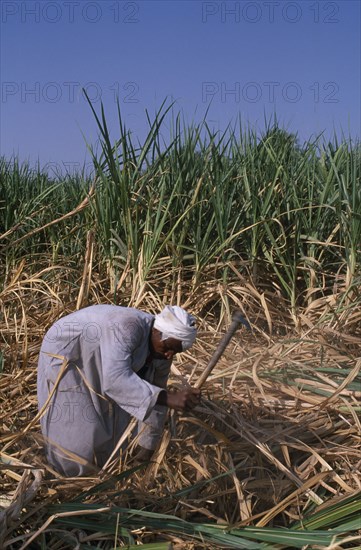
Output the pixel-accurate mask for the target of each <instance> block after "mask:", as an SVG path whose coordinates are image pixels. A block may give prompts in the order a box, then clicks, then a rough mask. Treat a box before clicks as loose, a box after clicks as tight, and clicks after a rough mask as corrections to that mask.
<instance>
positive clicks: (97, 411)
mask: <svg viewBox="0 0 361 550" xmlns="http://www.w3.org/2000/svg"><path fill="white" fill-rule="evenodd" d="M196 332H197V330H196V327H195V323H194V318H193V317H192V316H191V315H189V314H188V313H187V312H186V311H184V309H182V308H180V307H178V306H166V307H165V308H164V310H163V311H162V312H161V313H160V314H159V315H156V316H153V315H151V314H149V313H144V312H142V311H139V310H137V309H134V308H128V307H120V306H112V305H94V306H90V307H87V308H84V309H81V310H79V311H76V312H74V313H71V314H70V315H67V316H66V317H63V318H62V319H60V320H59V321H57V322H56V323H55V324H54V325H53V326H52V327H51V328H50V329H49V331H48V332H47V333H46V335H45V337H44V340H43V344H42V346H41V350H40V356H39V365H38V402H39V410H41V409H42V407H43V406H44V405H45V404H46V403H47V402H48V404H47V407H46V410H45V413H44V414H43V416H42V418H41V429H42V432H43V435H44V439H45V445H46V453H47V459H48V461H49V463H50V464H52V466H53V467H54V468H55V469H56V470H57V471H58V472H59V473H61V474H62V475H65V476H83V475H89V474H91V473H95V472H96V471H97V470H98V469H99V468H101V467H102V466H103V465H104V464H105V463H106V461H107V459H108V458H109V456H110V455H111V453H112V451H113V450H114V448H115V446H116V444H117V442H118V441H119V438H120V437H121V435H122V434H123V432H124V430H125V429H126V427H127V425H128V423H129V420H130V417H131V416H134V417H135V418H137V419H138V420H139V422H140V430H139V431H140V435H139V445H140V446H141V448H143V449H147V450H148V452H149V453H150V454H151V452H152V451H153V450H154V449H155V447H156V445H157V443H158V441H159V439H160V437H161V434H162V430H163V425H164V421H165V416H166V411H167V407H171V408H174V409H177V410H184V409H186V408H193V407H194V406H196V404H197V403H198V402H199V398H200V391H199V390H197V389H187V390H184V391H179V392H174V393H171V392H167V391H166V385H167V380H168V375H169V371H170V366H171V363H172V358H173V356H174V355H175V354H176V353H180V352H182V351H184V350H186V349H189V348H190V347H191V346H192V344H193V343H194V340H195V338H196ZM49 397H50V399H49Z"/></svg>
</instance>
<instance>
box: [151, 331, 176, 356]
mask: <svg viewBox="0 0 361 550" xmlns="http://www.w3.org/2000/svg"><path fill="white" fill-rule="evenodd" d="M161 336H162V334H161V332H159V330H157V329H156V328H153V329H152V337H151V345H152V352H153V356H154V357H155V359H168V360H171V359H173V357H174V355H176V353H181V352H182V342H181V341H180V340H176V338H167V339H166V340H161Z"/></svg>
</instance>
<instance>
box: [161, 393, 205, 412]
mask: <svg viewBox="0 0 361 550" xmlns="http://www.w3.org/2000/svg"><path fill="white" fill-rule="evenodd" d="M200 398H201V390H199V389H198V388H187V389H185V390H181V391H177V392H174V393H170V392H165V391H164V392H161V393H160V394H159V398H158V403H159V404H160V405H167V407H169V408H171V409H175V410H176V411H185V410H190V409H194V407H196V406H197V405H198V404H199V402H200Z"/></svg>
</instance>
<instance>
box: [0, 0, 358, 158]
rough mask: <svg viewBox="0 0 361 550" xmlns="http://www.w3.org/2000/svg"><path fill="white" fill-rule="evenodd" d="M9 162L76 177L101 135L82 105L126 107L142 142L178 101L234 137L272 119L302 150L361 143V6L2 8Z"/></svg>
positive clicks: (301, 1) (65, 4) (13, 4)
mask: <svg viewBox="0 0 361 550" xmlns="http://www.w3.org/2000/svg"><path fill="white" fill-rule="evenodd" d="M0 7H1V102H0V107H1V143H0V145H1V154H4V155H6V156H7V157H9V156H11V155H13V154H16V155H18V156H19V157H20V159H29V160H30V161H31V163H35V162H36V160H37V159H40V162H41V164H42V165H45V164H46V163H49V162H53V163H58V164H59V165H62V163H65V164H68V165H69V166H76V163H79V164H81V163H83V162H84V160H85V159H86V158H87V157H86V146H85V143H84V138H83V135H82V132H83V133H84V134H85V136H86V137H87V139H88V140H89V141H90V142H91V143H95V141H96V136H97V132H96V127H95V123H94V119H93V116H92V114H91V111H90V108H89V106H88V105H87V103H86V101H85V99H84V98H83V97H82V95H81V93H80V89H81V87H82V86H85V87H86V88H87V91H88V93H89V95H90V96H91V97H92V98H93V99H94V100H96V101H95V107H96V108H97V109H99V107H100V101H99V99H100V98H101V99H102V101H103V103H104V106H105V109H106V113H107V118H108V122H109V125H110V126H111V127H112V128H114V132H113V133H112V135H113V137H114V138H116V137H117V133H116V131H115V117H116V105H115V95H116V93H119V96H120V103H121V109H122V113H123V115H124V120H125V122H126V124H127V126H128V128H129V129H131V130H132V131H133V133H134V134H135V135H136V136H139V138H140V139H142V138H143V137H144V135H145V131H146V127H147V122H146V116H145V109H148V110H149V111H150V112H151V113H154V112H155V110H156V109H157V108H159V106H160V105H161V103H162V101H163V100H164V99H165V98H166V97H168V98H169V99H170V100H171V99H173V100H175V101H176V109H179V110H181V111H182V112H183V113H184V116H185V117H186V119H187V120H189V121H190V122H191V121H193V120H196V121H197V120H200V119H201V118H202V117H203V115H204V113H205V111H206V108H207V106H208V105H209V104H210V108H209V113H208V121H209V123H210V125H212V126H213V127H214V128H219V129H220V130H222V129H224V128H225V127H226V125H227V124H228V123H229V122H232V121H233V122H234V121H235V120H236V118H237V116H241V118H242V120H243V122H244V123H249V124H251V125H252V127H254V128H262V126H263V120H264V114H265V113H266V116H270V115H272V113H274V112H276V113H277V115H278V118H279V120H280V121H281V122H282V123H283V124H284V126H286V127H288V128H289V129H290V130H291V131H293V132H298V134H299V137H300V139H301V141H302V140H304V139H307V138H309V137H310V136H311V135H315V134H318V133H319V132H321V131H323V130H325V134H326V136H330V135H331V134H332V132H333V130H334V129H336V131H337V132H338V133H340V129H341V128H342V129H343V131H344V132H345V133H346V134H347V135H351V136H353V137H359V136H360V91H361V86H360V66H361V62H360V49H361V43H360V25H361V16H360V2H359V1H358V0H342V1H340V0H339V1H337V2H332V1H321V0H320V1H317V0H316V1H315V0H312V1H308V0H298V1H297V2H293V1H283V0H277V1H272V0H268V1H266V0H262V1H256V0H255V1H238V2H237V1H231V2H228V1H219V2H218V1H198V0H194V1H185V0H182V1H171V0H170V1H152V0H146V1H142V0H137V1H135V2H133V1H124V2H123V1H117V0H111V1H107V0H98V1H94V2H93V1H87V0H68V1H66V0H64V1H62V0H55V1H50V0H49V1H47V0H37V1H31V0H27V1H15V0H2V2H1V4H0Z"/></svg>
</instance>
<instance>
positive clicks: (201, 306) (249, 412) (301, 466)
mask: <svg viewBox="0 0 361 550" xmlns="http://www.w3.org/2000/svg"><path fill="white" fill-rule="evenodd" d="M89 246H90V245H89ZM87 258H88V261H89V258H90V256H89V254H88V255H87ZM88 275H89V270H85V271H84V272H83V276H82V277H81V278H80V286H81V290H80V293H79V292H75V291H74V290H73V289H72V288H73V287H71V285H70V284H69V285H68V284H67V269H66V267H64V266H61V265H59V266H55V267H52V268H45V269H43V270H42V271H39V272H38V273H37V274H36V275H31V276H30V275H28V274H27V266H26V265H25V263H23V264H22V265H20V266H19V268H18V270H17V271H16V272H14V273H13V274H12V275H11V276H9V278H8V281H7V283H6V286H5V287H4V289H3V291H2V292H1V295H0V300H1V309H2V317H1V333H2V346H3V355H4V359H5V361H4V367H5V368H4V371H3V372H2V374H1V377H0V400H1V437H0V441H1V448H2V450H1V453H0V459H1V460H0V468H1V470H0V478H1V485H2V492H1V502H0V510H1V511H0V521H1V524H0V527H1V543H0V546H1V547H2V548H4V549H5V548H6V549H9V550H11V549H15V548H51V549H54V550H55V549H60V548H116V547H117V548H118V547H121V546H125V547H133V546H132V545H136V544H148V545H149V546H148V547H149V548H151V547H152V546H151V545H150V544H151V543H155V546H154V548H170V547H173V548H212V547H227V542H225V540H224V541H223V542H222V540H223V539H222V538H220V539H217V538H216V536H215V534H214V529H216V527H215V526H218V528H219V530H220V533H223V532H224V533H226V532H227V529H228V535H229V536H230V538H229V540H231V539H232V537H231V533H229V527H230V526H232V527H233V528H234V529H236V528H244V527H246V526H254V527H259V528H261V527H269V528H271V527H281V526H285V527H288V526H290V525H295V526H296V525H297V522H301V525H302V521H303V520H304V518H305V517H308V514H309V513H310V512H311V511H312V509H316V508H317V511H322V510H323V509H325V510H326V511H327V509H328V507H330V506H331V505H333V504H335V503H338V502H340V501H342V499H343V498H346V497H350V496H352V497H354V498H355V499H356V496H357V494H359V492H360V490H361V482H360V469H361V452H360V434H361V429H360V428H361V423H360V419H359V417H358V414H359V412H360V396H361V387H360V367H361V346H360V338H361V328H360V318H361V313H360V311H361V310H360V305H359V303H358V306H357V307H355V306H353V304H355V303H356V304H357V300H358V299H359V298H358V297H357V296H353V297H349V301H348V302H347V301H345V302H344V305H343V309H342V313H339V314H337V315H336V314H335V311H336V306H337V305H338V303H339V302H340V300H341V299H343V293H342V290H343V289H342V285H341V284H340V285H339V287H338V289H337V292H335V293H334V295H332V296H328V297H320V298H319V299H318V300H316V299H315V300H313V301H312V302H310V304H309V307H308V309H306V310H304V311H302V312H299V315H298V317H297V319H296V321H297V323H296V325H295V322H294V321H295V319H294V318H292V317H291V315H289V314H288V313H287V310H286V308H284V307H283V306H282V301H281V299H280V297H279V296H277V295H276V294H275V293H273V294H270V293H267V291H266V292H264V293H261V294H260V293H259V291H258V290H257V289H256V288H255V287H254V286H252V284H251V283H250V282H247V281H243V280H241V279H239V281H238V282H237V281H235V282H234V283H233V284H231V285H229V286H228V288H227V289H226V291H224V289H221V290H222V292H223V300H224V303H225V304H227V303H230V304H232V307H241V308H242V309H243V312H244V314H245V315H246V316H247V318H248V320H249V321H250V323H251V325H252V326H253V329H254V332H253V334H248V333H246V332H245V331H244V330H242V331H240V332H238V333H237V335H236V336H235V337H234V339H233V341H232V342H231V344H230V346H229V348H228V349H227V351H226V352H225V354H224V356H223V357H222V359H221V360H220V362H219V364H218V365H217V367H216V369H215V371H214V372H213V373H212V374H211V376H210V378H209V380H208V381H207V383H206V385H205V387H204V391H203V398H202V403H201V405H200V406H199V407H198V408H197V409H196V410H195V411H194V413H192V414H184V415H179V414H171V415H170V416H169V418H168V423H167V427H166V430H165V432H164V436H163V439H162V442H161V444H160V446H159V448H158V450H157V453H156V455H155V457H154V460H153V462H151V463H150V464H148V465H143V466H142V467H140V469H139V467H138V468H137V467H136V468H133V471H132V473H130V474H127V473H125V474H124V472H129V469H131V468H132V466H134V463H133V462H132V456H131V453H130V452H129V453H128V454H126V455H125V456H124V455H123V456H119V455H118V456H117V461H116V463H115V464H114V463H113V464H112V466H111V468H109V469H108V470H107V471H106V472H105V473H104V474H103V475H102V477H101V478H100V479H99V478H98V477H95V478H83V479H64V478H62V477H61V476H59V475H58V474H57V473H56V472H54V471H53V470H52V469H51V468H50V467H49V465H48V464H47V463H46V462H45V459H44V455H43V444H42V439H41V435H40V431H39V425H38V422H37V421H34V419H35V417H36V413H37V403H36V364H37V355H38V352H39V347H40V343H41V339H42V336H43V334H44V332H45V330H46V329H47V328H48V327H49V326H50V324H51V323H52V322H53V321H54V320H55V319H56V318H58V317H59V316H60V315H63V314H65V313H67V312H70V311H72V310H73V309H74V308H75V307H76V306H77V305H78V306H79V305H82V306H84V305H86V304H87V303H96V302H104V301H107V300H108V301H111V299H110V298H109V296H106V295H105V296H104V294H103V291H102V290H101V289H102V285H101V281H98V280H97V279H96V275H95V274H94V273H93V274H92V277H88ZM219 293H220V288H219V285H218V284H217V283H213V284H212V282H211V281H210V282H209V281H208V283H207V285H205V290H204V291H202V288H200V289H199V294H198V295H197V296H191V297H190V298H189V300H188V304H187V307H188V308H190V309H191V310H193V311H194V312H195V314H198V315H200V313H201V312H204V311H206V310H207V306H209V307H208V310H209V311H210V313H209V314H208V315H207V316H204V318H201V317H200V316H199V324H200V332H199V338H198V341H197V344H196V345H195V346H194V349H193V350H192V352H187V353H185V354H183V356H182V357H181V359H180V360H179V362H177V363H176V365H175V366H174V368H173V372H172V379H171V383H172V384H180V383H182V382H183V381H184V380H187V381H188V382H190V383H193V382H195V381H196V380H197V378H198V376H199V375H200V373H201V372H202V369H203V368H204V366H205V365H206V363H207V361H208V359H209V358H210V355H211V354H212V352H213V351H214V349H215V347H216V345H217V342H218V341H219V338H220V336H221V334H222V331H223V330H224V329H225V328H226V326H227V323H228V318H227V315H223V313H222V314H221V317H219V313H217V314H216V313H215V310H212V308H211V303H212V301H214V297H215V296H217V297H218V301H219ZM138 306H139V307H141V308H142V307H143V308H144V309H148V310H154V309H157V307H158V306H159V304H158V303H157V299H156V297H154V296H153V295H152V294H151V293H150V292H149V293H145V294H143V298H142V301H141V303H140V304H138ZM212 311H213V313H212ZM221 311H223V312H226V311H227V308H226V307H225V308H224V309H222V310H220V312H221ZM338 311H340V308H338ZM217 315H218V317H217ZM35 420H36V419H35ZM122 472H123V477H122V475H121V473H122ZM100 482H102V483H103V484H102V485H100V486H99V483H100ZM351 501H352V499H351ZM347 502H348V501H347ZM355 502H356V500H355ZM66 503H67V504H66ZM54 505H57V507H55V508H54V507H53V508H52V506H54ZM62 506H63V507H62ZM117 507H119V510H118V508H117ZM126 510H128V511H130V510H133V511H134V512H132V513H130V512H129V515H127V512H126ZM114 513H115V516H114ZM152 513H154V514H164V516H156V515H152ZM89 514H91V515H90V522H89V521H88V522H87V515H89ZM137 514H138V515H137ZM146 514H148V516H147V515H146ZM165 515H166V516H165ZM173 516H176V518H178V520H179V519H181V520H184V522H183V524H182V525H183V527H182V525H181V526H179V524H178V523H177V521H178V520H176V518H173V519H172V517H173ZM110 518H111V519H110ZM114 518H115V519H116V525H115V531H114ZM162 518H163V519H162ZM111 521H113V523H111ZM185 522H186V523H185ZM190 523H192V524H193V525H203V526H204V525H206V524H210V525H212V526H213V527H212V529H213V531H212V530H209V532H208V531H207V528H206V527H202V528H199V529H198V528H197V529H198V531H197V529H194V531H193V532H191V531H190V530H189V524H190ZM91 524H93V527H92V528H91ZM94 525H96V528H95V529H94ZM110 525H112V526H113V527H109V526H110ZM310 528H311V527H310ZM187 529H188V530H187ZM202 529H203V531H202ZM341 535H342V533H341ZM219 536H221V535H219ZM222 536H223V535H222ZM224 536H226V535H224ZM249 536H250V535H249ZM233 538H234V537H233ZM346 539H347V540H346ZM242 540H243V539H242ZM248 540H250V544H251V546H242V544H243V543H242V544H241V542H240V543H239V544H240V545H239V547H240V548H241V547H249V548H252V547H253V548H258V547H261V546H258V543H257V545H256V542H254V543H252V540H251V539H248ZM259 540H261V541H262V540H266V541H267V540H268V539H267V538H266V539H262V538H260V539H259ZM342 541H343V542H342ZM233 544H235V543H234V542H233ZM252 544H254V545H253V546H252ZM358 545H360V540H357V533H356V534H355V532H354V529H353V535H352V537H351V538H350V540H348V537H347V534H345V535H344V536H343V537H342V536H341V539H337V540H336V541H335V543H334V544H333V545H332V544H329V543H328V544H327V545H323V546H322V544H321V545H320V544H319V542H317V540H315V543H314V545H311V546H308V545H307V544H305V545H304V547H308V548H310V547H313V548H318V547H323V548H325V547H329V548H356V547H358ZM233 547H235V546H233ZM264 547H265V548H266V547H267V548H269V547H274V548H286V547H293V546H292V545H291V546H290V539H288V542H287V541H286V542H285V543H284V544H283V545H277V544H276V545H273V546H272V545H271V546H268V545H265V546H264ZM299 547H300V546H299Z"/></svg>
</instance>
